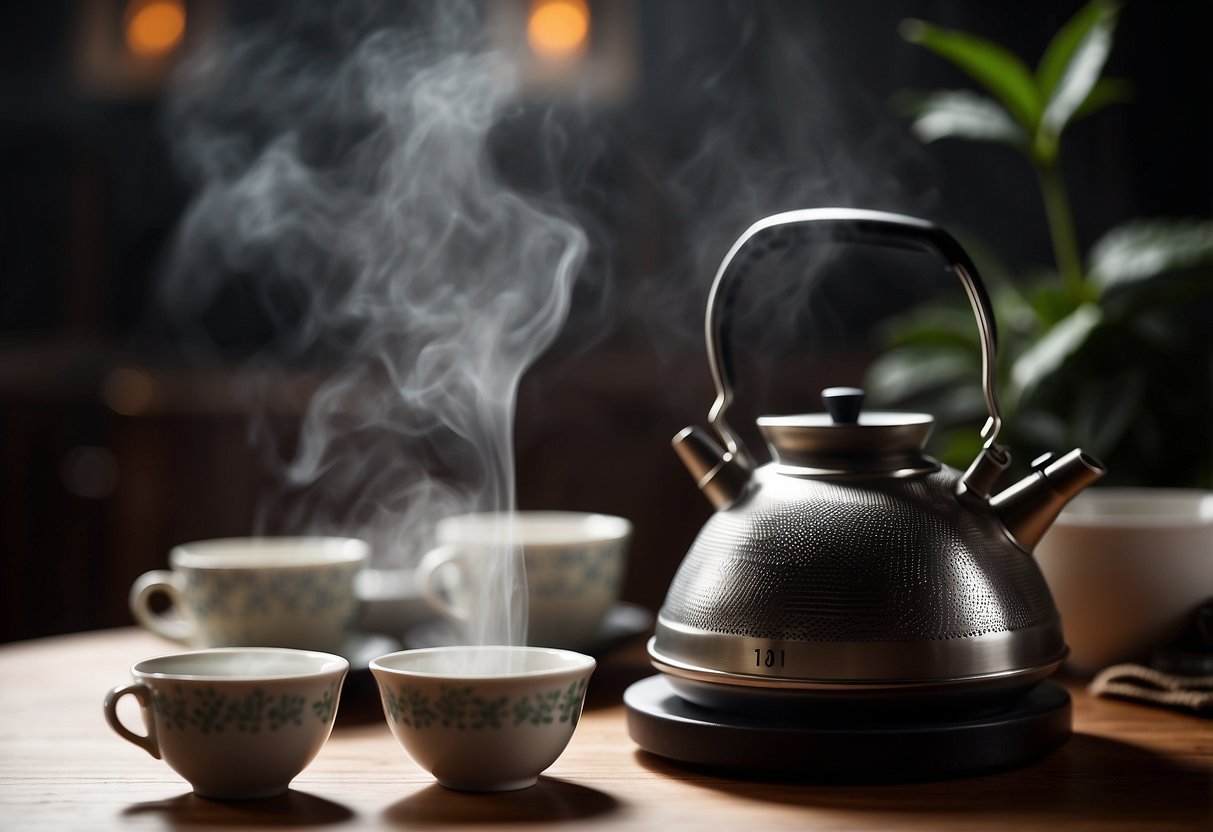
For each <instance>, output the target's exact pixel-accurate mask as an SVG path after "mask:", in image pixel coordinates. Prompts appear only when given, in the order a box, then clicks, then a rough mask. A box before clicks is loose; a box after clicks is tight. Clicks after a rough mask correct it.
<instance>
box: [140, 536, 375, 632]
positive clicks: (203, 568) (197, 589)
mask: <svg viewBox="0 0 1213 832" xmlns="http://www.w3.org/2000/svg"><path fill="white" fill-rule="evenodd" d="M369 548H370V547H369V546H368V545H367V544H366V543H365V542H364V541H361V540H354V539H351V538H343V537H278V538H227V539H222V540H206V541H199V542H196V543H186V544H183V545H181V546H178V547H176V548H175V549H173V550H172V552H171V553H170V554H169V565H170V566H171V567H172V568H171V570H168V571H165V570H154V571H152V572H146V573H144V574H143V575H141V576H140V577H139V578H138V579H137V580H136V581H135V583H134V585H133V586H132V587H131V593H130V609H131V613H132V614H133V615H134V616H135V620H136V621H138V622H139V623H140V624H142V625H143V626H144V627H147V628H148V629H149V630H151V631H152V632H154V633H157V634H159V635H161V636H164V637H165V638H168V639H172V640H173V641H177V642H180V643H182V644H187V645H191V646H195V647H239V646H262V647H295V648H300V649H307V650H328V651H336V650H339V649H340V648H341V645H342V643H343V642H344V640H345V639H346V637H347V636H348V635H349V633H350V631H351V630H352V629H353V627H354V625H355V624H356V623H357V621H358V616H359V613H360V609H361V602H360V600H359V597H358V593H357V591H356V589H355V579H356V577H357V575H358V572H359V570H360V569H361V568H362V567H363V565H364V564H365V563H366V560H367V557H368V553H369ZM159 595H163V596H166V597H167V598H168V600H169V604H170V607H169V610H168V611H167V612H166V613H161V612H157V611H156V610H155V609H154V608H153V606H152V601H153V599H154V598H155V597H156V596H159Z"/></svg>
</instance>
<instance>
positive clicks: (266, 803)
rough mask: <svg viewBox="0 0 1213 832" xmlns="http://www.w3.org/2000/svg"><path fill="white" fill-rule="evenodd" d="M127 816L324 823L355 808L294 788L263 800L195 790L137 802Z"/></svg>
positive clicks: (177, 821)
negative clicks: (214, 795)
mask: <svg viewBox="0 0 1213 832" xmlns="http://www.w3.org/2000/svg"><path fill="white" fill-rule="evenodd" d="M122 815H123V817H129V818H133V817H137V816H140V815H154V816H157V817H158V818H159V819H160V820H162V821H163V822H164V824H165V825H166V826H169V827H176V826H181V827H189V826H324V825H327V824H335V823H343V822H345V821H348V820H350V819H351V818H353V817H354V813H353V811H351V810H350V809H348V808H346V807H345V806H342V805H341V804H340V803H334V802H333V801H331V800H325V799H324V798H322V797H316V796H314V795H310V794H306V793H304V792H297V791H295V790H293V789H292V790H290V791H288V792H286V794H280V795H278V796H277V797H267V798H262V799H260V800H230V801H229V800H209V799H207V798H205V797H199V796H198V795H196V794H194V793H192V792H191V793H189V794H183V795H180V796H179V797H174V798H170V799H169V800H156V801H150V802H147V803H134V804H132V805H130V806H128V807H127V808H126V809H124V810H123V812H122Z"/></svg>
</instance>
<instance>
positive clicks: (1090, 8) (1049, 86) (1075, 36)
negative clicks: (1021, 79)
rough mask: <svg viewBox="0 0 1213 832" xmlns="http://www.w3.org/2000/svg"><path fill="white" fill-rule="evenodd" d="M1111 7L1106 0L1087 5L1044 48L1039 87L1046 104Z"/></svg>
mask: <svg viewBox="0 0 1213 832" xmlns="http://www.w3.org/2000/svg"><path fill="white" fill-rule="evenodd" d="M1110 5H1112V4H1111V3H1108V2H1107V0H1092V2H1090V3H1087V5H1085V6H1083V7H1082V8H1081V9H1079V10H1078V11H1077V12H1075V13H1074V16H1073V17H1071V18H1070V19H1069V21H1067V22H1066V24H1065V25H1064V26H1062V27H1061V28H1060V29H1058V30H1057V34H1056V35H1054V36H1053V40H1052V41H1050V42H1049V45H1048V46H1047V47H1045V53H1044V55H1042V56H1041V58H1040V63H1039V64H1037V65H1036V85H1037V87H1038V88H1039V89H1040V94H1041V96H1043V97H1044V99H1045V100H1046V101H1047V100H1048V99H1050V98H1051V97H1052V96H1053V92H1054V90H1056V89H1057V85H1058V83H1059V82H1060V81H1061V78H1062V76H1063V75H1064V74H1065V71H1066V67H1068V66H1069V65H1070V61H1071V60H1073V58H1074V53H1075V52H1076V51H1077V50H1078V46H1079V44H1080V43H1082V39H1083V38H1084V37H1086V35H1087V33H1088V32H1090V31H1091V29H1092V28H1094V26H1095V24H1096V23H1098V22H1099V19H1100V18H1101V17H1102V16H1104V15H1105V14H1107V13H1108V7H1109V6H1110Z"/></svg>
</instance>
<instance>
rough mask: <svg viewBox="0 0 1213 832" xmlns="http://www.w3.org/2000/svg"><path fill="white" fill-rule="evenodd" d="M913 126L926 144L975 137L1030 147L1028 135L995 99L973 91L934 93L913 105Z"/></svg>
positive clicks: (1013, 145)
mask: <svg viewBox="0 0 1213 832" xmlns="http://www.w3.org/2000/svg"><path fill="white" fill-rule="evenodd" d="M913 115H914V122H913V124H912V125H911V129H912V130H913V131H914V135H915V136H917V137H918V139H919V140H920V141H922V142H924V143H930V142H933V141H936V140H938V139H972V140H975V141H983V142H1000V143H1002V144H1009V145H1011V146H1012V147H1017V148H1021V149H1023V148H1026V147H1027V146H1028V144H1029V141H1028V135H1027V133H1025V132H1024V130H1023V128H1022V127H1020V126H1019V124H1018V123H1017V122H1016V121H1015V120H1014V119H1013V118H1011V116H1010V115H1008V114H1007V111H1006V110H1004V109H1003V108H1002V107H1000V106H999V105H998V103H997V102H996V101H994V100H993V99H992V98H988V97H987V96H984V95H979V94H978V93H975V92H970V91H969V90H950V91H944V92H937V93H933V94H932V95H930V96H927V97H926V98H925V99H923V100H921V101H919V102H918V103H917V105H916V106H914V107H913Z"/></svg>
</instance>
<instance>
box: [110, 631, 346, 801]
mask: <svg viewBox="0 0 1213 832" xmlns="http://www.w3.org/2000/svg"><path fill="white" fill-rule="evenodd" d="M349 666H350V665H349V662H348V661H346V660H345V659H343V658H341V657H340V656H333V655H330V654H327V653H315V652H309V651H304V650H288V649H283V648H258V647H228V648H216V649H210V650H197V651H194V652H190V653H177V654H174V655H170V656H160V657H158V658H154V659H145V660H144V661H141V662H139V663H137V664H136V665H135V666H134V667H132V668H131V675H132V677H133V678H134V682H132V683H131V684H129V685H120V686H119V687H116V688H114V689H113V690H111V691H110V692H109V693H108V694H107V695H106V697H105V718H106V720H107V721H108V722H109V724H110V727H111V728H113V729H114V730H115V731H116V732H117V733H118V736H120V737H122V738H123V739H125V740H127V741H129V742H132V743H134V744H135V745H137V746H139V747H140V748H142V749H143V750H145V751H147V753H149V754H151V755H152V756H153V757H155V758H156V759H158V760H159V759H163V760H164V761H165V762H166V763H168V764H169V766H171V767H172V768H173V770H174V771H176V772H177V773H178V774H180V775H181V776H182V777H184V778H185V779H186V780H187V781H188V782H189V784H190V785H191V786H192V787H193V789H194V791H195V792H197V793H198V794H200V795H202V796H203V797H211V798H218V799H247V798H257V797H270V796H272V795H276V794H281V793H282V792H284V791H286V790H287V787H288V786H289V785H290V782H291V780H293V779H294V778H295V776H296V775H297V774H299V772H301V771H303V769H304V768H305V767H306V766H307V764H308V763H310V762H311V761H312V760H313V759H314V758H315V756H316V754H317V753H318V752H319V751H320V748H321V747H322V746H323V745H324V743H325V742H326V741H327V740H328V737H329V734H330V733H331V732H332V730H333V720H334V717H335V716H336V713H337V703H338V702H339V701H340V698H341V684H342V681H343V680H344V679H345V674H346V671H348V670H349ZM127 695H130V696H133V697H135V699H136V700H137V701H138V702H139V708H140V710H141V712H142V714H143V724H144V728H145V730H146V734H137V733H135V732H134V731H131V730H130V729H129V728H127V727H126V726H125V725H123V724H122V721H121V720H120V719H119V718H118V701H119V700H120V699H122V697H124V696H127Z"/></svg>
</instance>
